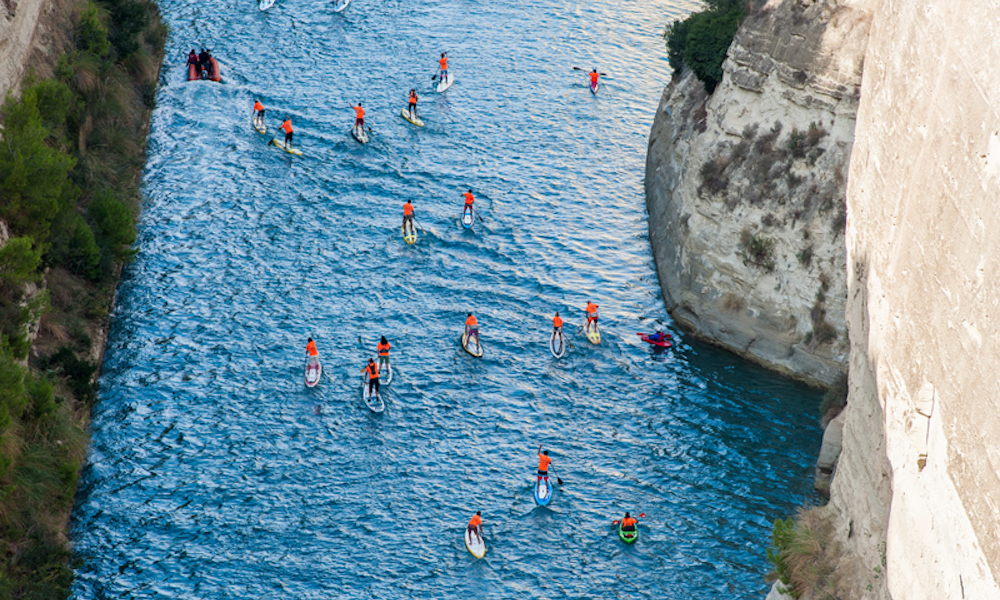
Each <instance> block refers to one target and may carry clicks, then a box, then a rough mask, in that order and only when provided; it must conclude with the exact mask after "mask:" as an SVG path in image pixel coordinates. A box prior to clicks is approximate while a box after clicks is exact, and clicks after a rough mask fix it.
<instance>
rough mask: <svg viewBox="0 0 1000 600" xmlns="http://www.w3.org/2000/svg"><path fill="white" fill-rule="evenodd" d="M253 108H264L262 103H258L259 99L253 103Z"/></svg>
mask: <svg viewBox="0 0 1000 600" xmlns="http://www.w3.org/2000/svg"><path fill="white" fill-rule="evenodd" d="M253 109H254V110H264V105H263V104H261V103H260V100H258V101H256V102H254V103H253Z"/></svg>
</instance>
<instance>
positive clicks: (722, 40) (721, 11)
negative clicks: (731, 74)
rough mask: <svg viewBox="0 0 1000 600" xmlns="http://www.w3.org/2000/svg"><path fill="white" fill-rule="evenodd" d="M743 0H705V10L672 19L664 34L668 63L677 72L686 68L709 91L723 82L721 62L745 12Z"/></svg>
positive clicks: (724, 58) (712, 90)
mask: <svg viewBox="0 0 1000 600" xmlns="http://www.w3.org/2000/svg"><path fill="white" fill-rule="evenodd" d="M744 1H745V0H708V2H707V3H708V8H707V9H705V10H704V11H702V12H699V13H694V14H692V15H691V16H689V17H688V18H687V19H685V20H683V21H674V22H673V23H671V24H670V25H668V26H667V29H666V31H664V33H663V37H664V39H665V40H666V42H667V57H668V58H669V59H670V66H671V67H672V68H673V69H674V71H676V72H678V73H679V72H680V71H682V70H683V69H684V66H685V65H686V66H687V67H689V68H690V69H691V70H692V71H693V72H694V74H695V75H696V76H697V77H698V79H700V80H701V82H702V83H704V84H705V90H706V91H707V92H708V93H709V94H711V93H712V92H714V91H715V86H717V85H718V84H719V82H720V81H722V63H723V62H724V61H725V60H726V53H727V52H728V51H729V46H730V44H732V43H733V36H734V35H736V30H737V28H738V27H739V25H740V22H742V21H743V17H744V16H745V15H746V13H747V10H746V6H745V4H744Z"/></svg>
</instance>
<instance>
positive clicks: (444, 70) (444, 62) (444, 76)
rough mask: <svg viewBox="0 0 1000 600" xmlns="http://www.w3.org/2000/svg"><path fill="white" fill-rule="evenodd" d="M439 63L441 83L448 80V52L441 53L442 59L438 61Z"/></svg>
mask: <svg viewBox="0 0 1000 600" xmlns="http://www.w3.org/2000/svg"><path fill="white" fill-rule="evenodd" d="M438 65H439V66H440V67H441V73H440V75H441V83H444V82H446V81H447V80H448V53H447V52H442V53H441V60H439V61H438Z"/></svg>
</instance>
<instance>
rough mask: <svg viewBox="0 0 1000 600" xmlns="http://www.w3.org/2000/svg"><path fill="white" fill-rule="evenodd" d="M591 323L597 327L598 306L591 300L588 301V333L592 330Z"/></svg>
mask: <svg viewBox="0 0 1000 600" xmlns="http://www.w3.org/2000/svg"><path fill="white" fill-rule="evenodd" d="M591 323H593V324H594V326H596V325H597V305H596V304H594V303H593V302H591V301H590V300H588V301H587V327H586V329H587V331H588V332H589V331H590V329H591V325H590V324H591Z"/></svg>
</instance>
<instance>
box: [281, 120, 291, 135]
mask: <svg viewBox="0 0 1000 600" xmlns="http://www.w3.org/2000/svg"><path fill="white" fill-rule="evenodd" d="M281 128H282V129H284V130H285V133H291V132H292V122H291V121H290V120H288V121H285V122H284V123H282V124H281Z"/></svg>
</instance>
